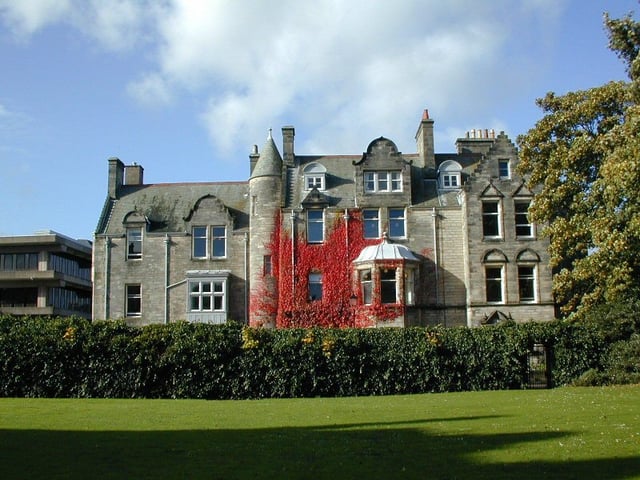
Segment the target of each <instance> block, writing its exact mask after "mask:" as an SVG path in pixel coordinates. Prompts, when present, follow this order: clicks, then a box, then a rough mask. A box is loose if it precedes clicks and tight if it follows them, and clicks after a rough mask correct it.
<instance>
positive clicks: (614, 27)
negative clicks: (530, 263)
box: [518, 15, 640, 316]
mask: <svg viewBox="0 0 640 480" xmlns="http://www.w3.org/2000/svg"><path fill="white" fill-rule="evenodd" d="M605 25H606V27H607V30H608V32H609V39H610V41H609V48H610V49H611V50H612V51H614V52H615V53H616V54H617V55H618V56H619V58H620V59H621V60H622V61H624V62H625V64H626V68H627V73H628V74H629V81H617V82H610V83H607V84H605V85H602V86H598V87H594V88H591V89H588V90H582V91H575V92H569V93H567V94H565V95H556V94H554V93H548V94H547V95H546V96H545V97H544V98H541V99H538V100H537V105H538V106H539V107H540V108H541V109H542V110H543V112H544V117H543V118H542V119H541V120H539V121H538V122H537V123H536V125H535V126H534V127H533V128H532V129H531V130H529V131H528V132H527V133H526V134H525V135H522V136H520V137H519V138H518V143H519V146H520V159H521V160H520V165H519V170H520V173H522V174H523V175H525V176H527V178H528V183H529V184H530V187H531V188H534V189H537V192H538V194H537V196H536V200H535V202H534V204H533V205H532V207H531V210H530V214H531V217H532V220H533V221H535V222H538V223H541V224H543V225H546V227H545V228H544V234H546V235H548V236H549V238H550V257H551V264H552V267H553V268H554V272H555V275H554V294H555V296H556V299H557V301H558V302H559V303H560V304H561V306H562V309H563V311H564V312H565V313H567V314H577V315H578V316H582V315H584V314H585V313H586V312H588V311H589V309H591V308H592V307H594V306H595V305H600V304H603V303H607V302H617V301H620V300H622V299H625V298H630V297H634V296H637V294H638V292H639V291H640V105H639V102H638V100H639V99H640V56H639V52H640V23H638V22H635V21H634V20H633V18H632V16H631V15H629V16H627V17H624V18H622V19H611V18H609V17H608V16H607V15H605Z"/></svg>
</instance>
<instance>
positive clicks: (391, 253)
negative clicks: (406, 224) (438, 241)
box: [353, 233, 420, 263]
mask: <svg viewBox="0 0 640 480" xmlns="http://www.w3.org/2000/svg"><path fill="white" fill-rule="evenodd" d="M384 260H403V261H406V262H419V261H420V260H418V259H417V258H416V256H415V255H414V254H413V252H412V251H411V250H409V249H408V248H407V247H405V246H404V245H400V244H397V243H389V242H388V241H387V234H386V233H385V234H384V235H383V237H382V241H381V242H380V243H379V244H377V245H369V246H368V247H364V248H363V249H362V251H361V252H360V255H358V258H356V259H355V260H354V261H353V263H364V262H378V261H384Z"/></svg>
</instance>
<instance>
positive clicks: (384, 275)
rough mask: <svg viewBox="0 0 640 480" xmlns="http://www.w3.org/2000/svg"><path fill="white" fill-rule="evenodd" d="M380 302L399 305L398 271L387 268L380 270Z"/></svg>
mask: <svg viewBox="0 0 640 480" xmlns="http://www.w3.org/2000/svg"><path fill="white" fill-rule="evenodd" d="M380 301H381V302H382V303H397V302H398V298H397V294H396V269H395V268H388V269H387V268H385V269H382V270H380Z"/></svg>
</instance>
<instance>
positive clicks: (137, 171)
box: [124, 163, 144, 185]
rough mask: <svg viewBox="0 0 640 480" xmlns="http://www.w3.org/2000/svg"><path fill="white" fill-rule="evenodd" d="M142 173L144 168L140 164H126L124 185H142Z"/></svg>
mask: <svg viewBox="0 0 640 480" xmlns="http://www.w3.org/2000/svg"><path fill="white" fill-rule="evenodd" d="M143 174H144V168H142V165H138V164H137V163H134V164H133V165H127V166H126V167H125V169H124V184H125V185H142V184H143V181H142V177H143Z"/></svg>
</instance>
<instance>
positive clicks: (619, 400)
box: [0, 386, 640, 480]
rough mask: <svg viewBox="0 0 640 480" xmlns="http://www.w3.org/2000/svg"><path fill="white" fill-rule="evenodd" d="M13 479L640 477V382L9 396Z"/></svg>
mask: <svg viewBox="0 0 640 480" xmlns="http://www.w3.org/2000/svg"><path fill="white" fill-rule="evenodd" d="M0 478H2V479H21V478H24V479H35V478H47V479H58V478H78V479H100V478H114V479H141V478H149V479H154V480H157V479H162V478H172V479H173V478H188V479H193V478H209V479H235V478H240V479H261V478H278V479H280V478H282V479H289V478H304V479H321V478H330V479H334V480H335V479H339V478H363V479H395V478H400V479H401V478H419V479H466V478H469V479H471V478H473V479H492V480H495V479H519V480H523V479H536V480H542V479H563V480H566V479H581V480H583V479H589V478H593V479H623V478H624V479H629V478H637V479H640V387H639V386H636V387H616V388H559V389H556V390H528V391H498V392H470V393H455V394H454V393H450V394H449V393H448V394H431V395H410V396H409V395H407V396H390V397H360V398H317V399H295V400H288V399H282V400H253V401H201V400H193V401H192V400H75V399H71V400H59V399H0Z"/></svg>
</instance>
